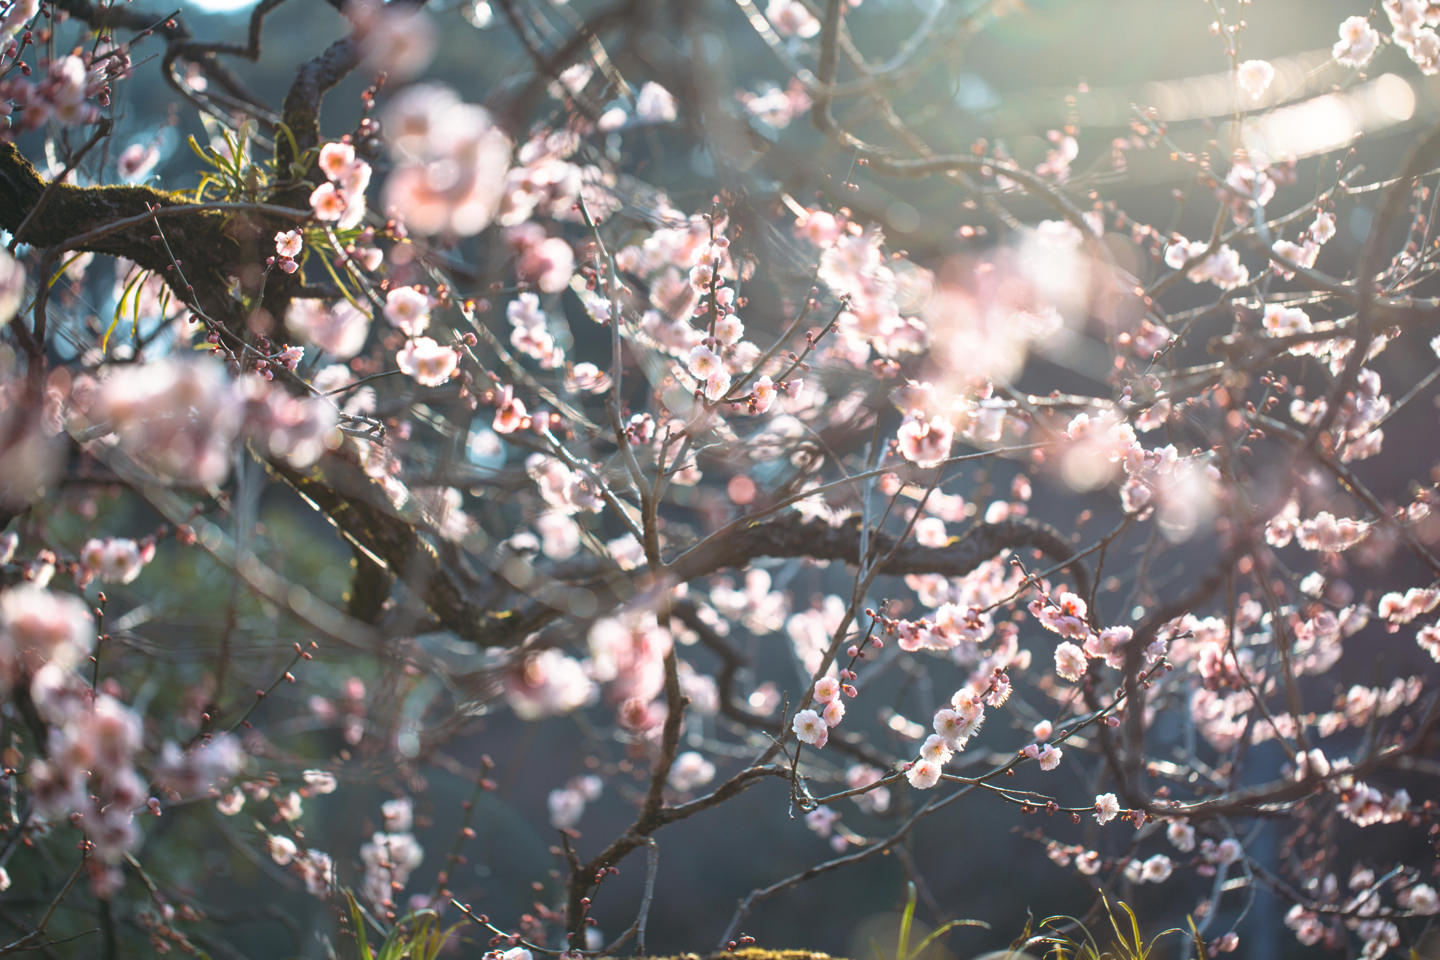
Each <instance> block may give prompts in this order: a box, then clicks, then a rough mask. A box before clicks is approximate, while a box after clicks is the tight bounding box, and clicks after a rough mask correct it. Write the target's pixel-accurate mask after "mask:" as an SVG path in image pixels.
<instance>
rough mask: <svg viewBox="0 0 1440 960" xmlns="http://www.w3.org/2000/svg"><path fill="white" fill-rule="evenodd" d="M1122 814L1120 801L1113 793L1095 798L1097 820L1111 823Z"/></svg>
mask: <svg viewBox="0 0 1440 960" xmlns="http://www.w3.org/2000/svg"><path fill="white" fill-rule="evenodd" d="M1119 813H1120V799H1119V798H1118V797H1116V796H1115V794H1113V793H1102V794H1099V795H1097V796H1096V797H1095V820H1096V822H1097V823H1102V824H1105V823H1109V822H1110V821H1111V820H1114V819H1115V817H1116V816H1117V815H1118V814H1119Z"/></svg>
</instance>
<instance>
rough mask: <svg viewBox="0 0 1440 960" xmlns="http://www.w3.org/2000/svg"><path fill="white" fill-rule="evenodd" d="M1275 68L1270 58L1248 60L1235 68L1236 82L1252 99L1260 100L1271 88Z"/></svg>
mask: <svg viewBox="0 0 1440 960" xmlns="http://www.w3.org/2000/svg"><path fill="white" fill-rule="evenodd" d="M1274 79H1275V68H1274V67H1273V66H1271V64H1270V61H1268V60H1246V61H1245V62H1244V63H1242V64H1240V66H1239V67H1237V68H1236V70H1235V83H1236V84H1237V85H1238V86H1239V87H1240V89H1241V90H1242V91H1244V93H1245V94H1246V95H1247V96H1249V98H1250V99H1251V100H1259V99H1260V98H1261V97H1263V96H1264V95H1265V91H1266V90H1269V89H1270V84H1271V82H1273V81H1274Z"/></svg>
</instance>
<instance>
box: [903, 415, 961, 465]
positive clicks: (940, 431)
mask: <svg viewBox="0 0 1440 960" xmlns="http://www.w3.org/2000/svg"><path fill="white" fill-rule="evenodd" d="M954 435H955V430H954V427H952V426H951V425H950V422H949V421H948V420H946V419H945V418H943V417H936V418H933V419H928V418H926V417H925V416H923V415H921V414H918V413H914V412H912V413H911V414H910V416H908V417H906V418H905V422H904V423H902V424H900V429H899V430H898V431H897V432H896V439H897V440H898V441H899V444H900V455H901V456H902V457H904V458H905V459H906V460H909V461H910V462H911V463H913V464H915V465H916V466H917V467H935V466H939V465H940V464H941V463H943V462H944V461H945V458H946V457H948V456H950V444H951V442H952V440H953V439H954Z"/></svg>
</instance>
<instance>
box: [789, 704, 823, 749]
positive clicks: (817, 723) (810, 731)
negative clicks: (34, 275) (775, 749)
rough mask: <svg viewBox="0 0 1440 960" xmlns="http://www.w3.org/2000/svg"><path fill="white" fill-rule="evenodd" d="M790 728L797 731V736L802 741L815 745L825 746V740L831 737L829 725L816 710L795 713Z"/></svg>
mask: <svg viewBox="0 0 1440 960" xmlns="http://www.w3.org/2000/svg"><path fill="white" fill-rule="evenodd" d="M790 729H791V730H793V731H795V736H796V738H797V739H799V740H800V742H801V743H808V744H810V745H811V746H814V747H823V746H825V742H826V741H827V740H829V739H830V727H829V725H828V724H826V723H825V720H824V719H823V718H822V717H821V716H820V714H818V713H816V712H815V711H814V710H801V711H800V712H799V713H797V714H795V719H794V720H793V721H792V722H791V724H790Z"/></svg>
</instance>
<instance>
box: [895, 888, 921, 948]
mask: <svg viewBox="0 0 1440 960" xmlns="http://www.w3.org/2000/svg"><path fill="white" fill-rule="evenodd" d="M917 896H918V894H917V893H916V892H915V882H914V881H913V880H910V881H906V883H905V909H904V910H903V911H902V912H901V913H900V939H899V941H898V942H897V943H896V944H895V960H910V927H911V925H912V924H913V923H914V922H915V901H916V898H917Z"/></svg>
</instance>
